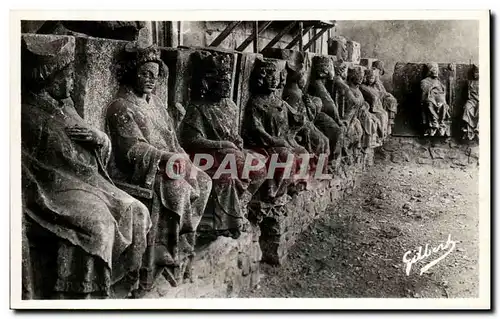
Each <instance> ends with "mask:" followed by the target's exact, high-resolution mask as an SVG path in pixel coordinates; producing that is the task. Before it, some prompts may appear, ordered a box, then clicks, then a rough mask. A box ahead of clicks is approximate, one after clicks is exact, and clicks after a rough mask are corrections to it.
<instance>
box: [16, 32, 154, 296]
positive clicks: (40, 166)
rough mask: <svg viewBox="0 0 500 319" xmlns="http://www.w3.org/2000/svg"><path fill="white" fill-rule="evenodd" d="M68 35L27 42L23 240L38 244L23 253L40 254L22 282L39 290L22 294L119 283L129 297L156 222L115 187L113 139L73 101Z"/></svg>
mask: <svg viewBox="0 0 500 319" xmlns="http://www.w3.org/2000/svg"><path fill="white" fill-rule="evenodd" d="M71 39H72V38H58V39H56V40H48V39H46V38H41V37H31V36H27V37H25V38H24V40H23V49H22V50H23V51H22V69H23V70H22V71H23V77H22V82H23V88H22V106H21V114H22V115H21V123H22V124H21V127H22V133H21V134H22V136H21V140H22V186H23V192H22V195H23V211H24V214H25V216H24V218H25V219H26V223H27V224H25V227H26V233H25V236H26V238H25V239H26V241H27V242H29V244H30V246H32V247H33V246H34V247H35V248H34V249H33V251H31V252H30V249H29V248H27V247H25V249H24V251H25V252H26V253H28V252H30V255H31V256H35V255H38V256H39V257H40V258H41V260H42V261H38V262H35V263H34V264H32V265H26V263H28V264H29V263H31V261H25V263H24V264H25V267H24V269H25V277H24V278H23V286H24V287H25V289H26V290H25V291H26V292H30V293H33V294H35V295H31V296H24V298H28V299H32V298H36V299H47V298H55V299H88V298H107V297H114V296H115V294H114V291H113V290H114V289H113V288H114V285H115V284H116V285H118V284H124V285H125V286H123V285H122V289H125V292H124V293H123V295H122V296H121V297H125V296H126V295H127V293H128V290H129V289H132V288H133V285H134V284H135V283H136V282H137V279H138V273H139V268H140V266H141V262H142V256H143V253H144V251H145V249H146V237H147V233H148V231H149V229H150V226H151V220H150V218H149V212H148V210H147V208H146V207H145V206H144V205H143V204H142V203H141V202H139V201H138V200H136V199H134V198H133V197H131V196H130V195H128V194H127V193H125V192H123V191H121V190H120V189H119V188H117V187H115V186H114V185H113V182H112V181H111V180H110V178H109V176H108V175H107V173H106V169H105V167H106V164H107V161H108V159H109V156H110V151H111V143H110V141H109V139H108V137H107V136H106V134H105V133H103V132H101V131H99V130H97V129H95V128H93V127H91V126H89V125H88V124H86V123H85V121H84V120H83V119H82V118H81V117H80V116H79V115H78V113H77V112H76V110H75V108H74V106H73V102H72V100H71V97H70V94H71V92H72V90H73V61H74V48H75V44H74V41H71ZM24 258H25V256H23V259H24ZM42 264H44V265H46V267H47V268H46V269H44V267H42V268H40V265H42ZM30 266H31V267H30ZM35 267H36V270H35V271H34V272H30V271H29V269H30V268H32V269H33V268H35ZM30 275H34V276H33V277H32V276H30ZM35 277H41V278H38V279H40V281H41V282H39V281H38V280H37V279H34V278H35ZM32 279H33V281H32V282H30V280H32ZM37 286H38V287H37ZM40 286H42V287H40Z"/></svg>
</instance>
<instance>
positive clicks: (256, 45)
mask: <svg viewBox="0 0 500 319" xmlns="http://www.w3.org/2000/svg"><path fill="white" fill-rule="evenodd" d="M253 36H254V38H253V53H258V52H259V21H254V23H253Z"/></svg>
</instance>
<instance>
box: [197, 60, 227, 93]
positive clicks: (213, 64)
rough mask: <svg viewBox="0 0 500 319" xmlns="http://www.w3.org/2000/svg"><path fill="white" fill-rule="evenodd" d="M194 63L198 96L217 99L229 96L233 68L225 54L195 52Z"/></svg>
mask: <svg viewBox="0 0 500 319" xmlns="http://www.w3.org/2000/svg"><path fill="white" fill-rule="evenodd" d="M195 65H196V68H195V70H196V72H195V74H196V76H197V78H196V76H195V84H196V85H197V88H195V90H196V91H197V93H196V94H198V95H199V96H198V97H199V98H208V99H215V100H219V99H222V98H229V97H230V96H231V85H232V77H233V68H232V66H231V59H230V58H229V57H228V55H227V54H219V53H216V52H214V53H209V52H196V55H195Z"/></svg>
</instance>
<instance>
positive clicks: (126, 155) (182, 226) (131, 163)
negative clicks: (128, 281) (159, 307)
mask: <svg viewBox="0 0 500 319" xmlns="http://www.w3.org/2000/svg"><path fill="white" fill-rule="evenodd" d="M106 114H107V115H106V118H107V129H108V131H109V134H110V137H111V141H112V144H113V155H114V156H113V158H112V162H111V165H110V167H109V171H110V173H111V176H112V178H113V179H114V180H117V181H122V182H126V183H129V184H133V185H137V186H141V187H145V188H150V189H152V190H154V192H155V193H156V196H158V198H159V201H160V206H161V211H160V216H159V226H158V235H157V238H156V245H157V246H158V247H162V246H163V248H165V249H166V250H167V251H168V253H169V254H170V255H171V257H172V259H173V261H174V262H175V263H176V264H178V263H181V262H183V261H184V260H185V258H189V257H190V256H192V254H193V252H194V245H195V231H196V229H197V227H198V224H199V222H200V220H201V217H202V215H203V211H204V209H205V206H206V204H207V201H208V198H209V195H210V191H211V188H212V182H211V179H210V177H209V176H208V175H207V174H206V173H204V172H202V171H201V170H200V169H198V168H196V167H194V165H192V163H191V162H190V161H189V159H187V161H188V162H187V164H188V165H187V166H186V174H185V175H184V177H181V178H169V177H168V176H167V175H166V172H165V171H164V169H165V168H164V167H159V164H160V160H161V158H162V157H168V158H170V157H171V156H174V155H182V156H184V157H185V158H188V155H187V154H186V153H185V152H184V150H183V149H182V147H181V146H180V144H179V142H178V140H177V137H176V132H175V129H174V125H173V122H172V120H171V118H170V117H169V115H168V112H167V109H166V107H165V105H164V104H163V103H162V102H161V101H160V100H159V98H158V97H156V96H155V95H151V96H150V97H149V100H148V101H146V99H141V98H139V97H137V96H136V95H135V94H134V93H133V91H132V89H130V88H128V87H122V88H121V90H120V92H119V93H118V95H117V98H116V99H115V100H114V101H113V102H112V103H111V104H110V105H109V106H108V109H107V111H106ZM191 169H193V170H194V171H193V172H195V173H196V174H191ZM149 284H152V283H151V282H149Z"/></svg>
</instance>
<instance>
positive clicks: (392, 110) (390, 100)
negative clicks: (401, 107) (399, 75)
mask: <svg viewBox="0 0 500 319" xmlns="http://www.w3.org/2000/svg"><path fill="white" fill-rule="evenodd" d="M372 68H374V69H377V70H379V74H378V76H377V77H376V79H375V85H374V86H375V87H376V88H377V89H378V91H379V92H380V93H381V96H380V100H381V101H382V105H383V106H384V109H385V110H386V111H387V113H388V115H389V129H388V131H387V134H388V135H391V134H392V129H393V128H394V121H395V119H396V114H397V113H398V101H397V100H396V98H395V97H394V96H393V95H392V94H391V93H389V92H387V90H386V89H385V86H384V84H383V83H382V80H381V79H380V77H381V76H382V75H384V73H385V69H384V63H383V62H382V61H380V60H377V61H374V62H373V64H372Z"/></svg>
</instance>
